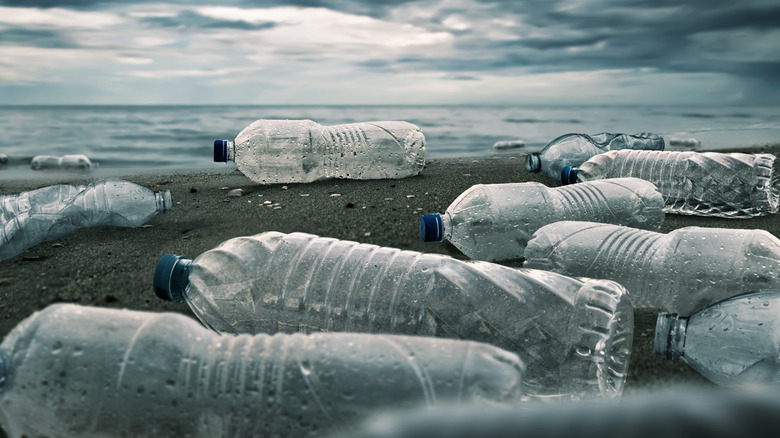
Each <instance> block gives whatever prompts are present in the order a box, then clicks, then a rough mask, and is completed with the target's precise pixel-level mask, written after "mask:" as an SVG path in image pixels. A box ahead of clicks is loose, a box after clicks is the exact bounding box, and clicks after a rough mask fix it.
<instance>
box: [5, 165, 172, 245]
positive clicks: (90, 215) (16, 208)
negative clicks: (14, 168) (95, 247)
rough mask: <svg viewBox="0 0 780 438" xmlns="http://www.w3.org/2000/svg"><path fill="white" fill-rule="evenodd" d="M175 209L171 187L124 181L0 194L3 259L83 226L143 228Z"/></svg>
mask: <svg viewBox="0 0 780 438" xmlns="http://www.w3.org/2000/svg"><path fill="white" fill-rule="evenodd" d="M170 209H171V192H170V191H168V190H165V191H163V192H157V193H155V192H153V191H152V190H150V189H147V188H146V187H143V186H140V185H138V184H135V183H131V182H129V181H123V180H119V179H108V180H101V181H96V182H93V183H91V184H88V185H84V186H71V185H65V184H62V185H56V186H49V187H44V188H41V189H37V190H33V191H29V192H24V193H19V194H14V195H0V260H5V259H8V258H11V257H13V256H15V255H17V254H21V253H22V252H24V251H25V250H26V249H27V248H30V247H33V246H35V245H37V244H39V243H41V242H45V241H48V240H54V239H57V238H59V237H62V236H64V235H66V234H69V233H71V232H73V231H75V230H77V229H79V228H83V227H95V226H101V225H114V226H119V227H138V226H141V225H143V224H144V223H146V222H147V221H148V220H149V219H151V218H152V217H153V216H154V215H156V214H157V213H164V212H167V211H169V210H170Z"/></svg>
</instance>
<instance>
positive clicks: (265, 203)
mask: <svg viewBox="0 0 780 438" xmlns="http://www.w3.org/2000/svg"><path fill="white" fill-rule="evenodd" d="M271 204H272V202H271V201H265V202H263V205H271Z"/></svg>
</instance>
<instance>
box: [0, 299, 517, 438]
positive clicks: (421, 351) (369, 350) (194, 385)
mask: <svg viewBox="0 0 780 438" xmlns="http://www.w3.org/2000/svg"><path fill="white" fill-rule="evenodd" d="M0 363H2V367H0V368H2V370H0V372H1V373H2V374H1V375H0V379H2V380H3V383H2V387H0V423H1V424H2V426H3V429H4V430H5V432H6V433H8V435H9V436H10V437H11V438H19V437H25V436H28V437H33V436H35V437H40V436H47V437H74V436H78V437H81V436H90V437H98V436H133V437H203V438H219V437H239V436H247V437H251V436H256V437H262V436H285V437H286V436H296V437H299V436H322V435H323V434H325V433H327V432H331V431H333V432H339V433H341V434H343V433H344V432H346V431H349V430H350V429H354V428H355V427H356V426H357V424H359V422H360V421H361V420H365V419H366V418H367V417H368V416H370V415H372V414H375V413H376V412H377V411H382V410H384V409H411V408H414V407H430V406H435V405H436V404H438V403H456V404H457V403H467V404H471V403H475V404H477V405H493V406H501V405H502V404H513V403H515V402H517V401H518V400H519V398H520V396H521V394H522V388H521V385H522V372H523V364H522V362H521V361H520V360H519V359H518V358H517V356H516V355H514V354H511V353H508V352H506V351H503V350H501V349H499V348H496V347H493V346H490V345H486V344H479V343H476V342H464V341H457V340H442V339H433V338H422V337H411V336H394V335H368V334H351V333H327V334H325V333H318V334H312V335H308V336H307V335H303V334H292V335H285V334H279V335H274V336H269V335H265V334H260V335H255V336H249V335H242V336H219V335H217V334H216V333H214V332H211V331H209V330H207V329H205V328H203V327H202V326H201V325H200V324H198V323H197V322H196V321H195V320H193V319H191V318H187V317H185V316H183V315H179V314H175V313H152V312H139V311H129V310H116V309H107V308H97V307H85V306H77V305H73V304H56V305H52V306H49V307H47V308H46V309H44V310H42V311H39V312H36V313H35V314H33V315H32V316H30V317H29V318H27V319H26V320H24V321H23V322H21V323H20V324H19V325H18V326H17V327H16V328H15V329H14V330H13V331H12V332H11V333H10V334H9V335H8V336H7V337H6V338H5V340H4V341H3V343H2V344H0Z"/></svg>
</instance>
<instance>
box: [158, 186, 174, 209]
mask: <svg viewBox="0 0 780 438" xmlns="http://www.w3.org/2000/svg"><path fill="white" fill-rule="evenodd" d="M154 200H155V203H156V204H157V211H158V212H160V213H167V212H169V211H171V208H173V207H172V205H171V191H170V190H165V191H162V192H155V194H154Z"/></svg>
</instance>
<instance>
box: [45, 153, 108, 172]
mask: <svg viewBox="0 0 780 438" xmlns="http://www.w3.org/2000/svg"><path fill="white" fill-rule="evenodd" d="M97 167H98V163H93V162H92V161H90V159H89V158H87V156H86V155H63V156H61V157H55V156H53V155H38V156H36V157H34V158H33V159H32V161H31V162H30V168H31V169H32V170H52V169H54V170H67V171H74V172H91V171H93V170H95V169H97Z"/></svg>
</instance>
